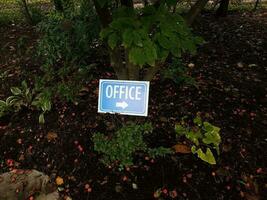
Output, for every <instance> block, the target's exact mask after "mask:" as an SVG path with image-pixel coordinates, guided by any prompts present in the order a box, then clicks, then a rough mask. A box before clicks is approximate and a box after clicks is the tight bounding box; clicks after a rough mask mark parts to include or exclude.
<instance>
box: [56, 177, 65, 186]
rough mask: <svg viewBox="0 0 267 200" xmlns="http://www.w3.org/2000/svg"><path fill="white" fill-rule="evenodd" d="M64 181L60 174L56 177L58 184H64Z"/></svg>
mask: <svg viewBox="0 0 267 200" xmlns="http://www.w3.org/2000/svg"><path fill="white" fill-rule="evenodd" d="M63 183H64V180H63V178H61V177H60V176H58V177H57V178H56V184H57V185H62V184H63Z"/></svg>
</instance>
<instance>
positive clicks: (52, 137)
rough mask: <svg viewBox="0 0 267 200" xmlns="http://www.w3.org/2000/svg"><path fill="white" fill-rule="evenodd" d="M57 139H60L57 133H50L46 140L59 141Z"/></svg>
mask: <svg viewBox="0 0 267 200" xmlns="http://www.w3.org/2000/svg"><path fill="white" fill-rule="evenodd" d="M57 137H58V135H57V133H55V132H48V133H47V135H46V139H47V140H48V141H51V140H55V139H57Z"/></svg>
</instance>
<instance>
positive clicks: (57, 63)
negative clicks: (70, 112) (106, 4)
mask: <svg viewBox="0 0 267 200" xmlns="http://www.w3.org/2000/svg"><path fill="white" fill-rule="evenodd" d="M83 2H85V3H83ZM86 2H87V1H82V3H81V4H80V9H79V12H76V11H75V12H73V13H68V14H66V13H60V12H53V13H50V14H49V15H48V16H47V18H46V19H45V20H44V21H43V22H41V23H40V24H39V31H40V32H42V33H43V37H42V38H41V40H40V41H39V44H38V48H37V53H38V57H40V58H42V59H43V65H42V67H41V70H42V72H43V75H42V76H40V77H37V79H36V80H37V83H36V84H37V87H38V89H39V90H42V88H50V91H51V92H52V93H53V94H54V96H56V95H59V96H60V97H64V98H66V99H67V100H68V101H74V98H75V95H76V94H77V93H78V92H79V89H80V88H81V86H82V85H83V84H84V83H85V82H86V81H88V80H89V79H90V77H91V75H90V65H89V64H88V63H89V62H90V61H89V59H90V56H91V55H92V51H93V48H94V42H95V38H96V37H97V35H98V23H97V20H96V16H95V14H94V10H93V8H92V6H91V4H90V3H88V2H87V3H86ZM85 10H87V12H85Z"/></svg>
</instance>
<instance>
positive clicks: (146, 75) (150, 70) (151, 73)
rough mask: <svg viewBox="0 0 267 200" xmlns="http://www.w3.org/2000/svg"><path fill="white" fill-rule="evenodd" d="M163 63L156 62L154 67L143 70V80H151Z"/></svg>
mask: <svg viewBox="0 0 267 200" xmlns="http://www.w3.org/2000/svg"><path fill="white" fill-rule="evenodd" d="M163 65H164V63H160V62H158V63H156V65H155V66H154V67H150V68H148V69H147V71H146V72H144V76H143V80H145V81H151V80H152V79H153V77H154V76H155V75H156V73H157V72H158V71H159V70H160V68H161V67H162V66H163Z"/></svg>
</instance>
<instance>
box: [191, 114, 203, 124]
mask: <svg viewBox="0 0 267 200" xmlns="http://www.w3.org/2000/svg"><path fill="white" fill-rule="evenodd" d="M193 121H194V124H197V125H198V126H201V125H202V120H201V118H200V117H199V116H197V117H196V118H195V119H194V120H193Z"/></svg>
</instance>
